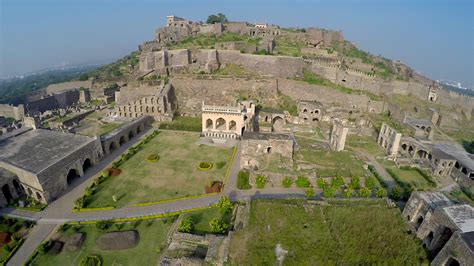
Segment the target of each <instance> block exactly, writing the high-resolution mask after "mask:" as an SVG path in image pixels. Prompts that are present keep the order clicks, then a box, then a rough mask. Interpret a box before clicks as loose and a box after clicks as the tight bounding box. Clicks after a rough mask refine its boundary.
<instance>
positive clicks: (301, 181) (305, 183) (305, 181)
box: [295, 175, 311, 188]
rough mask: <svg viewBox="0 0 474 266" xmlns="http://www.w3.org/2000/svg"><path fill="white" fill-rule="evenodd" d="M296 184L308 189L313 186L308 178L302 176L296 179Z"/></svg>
mask: <svg viewBox="0 0 474 266" xmlns="http://www.w3.org/2000/svg"><path fill="white" fill-rule="evenodd" d="M295 184H296V186H297V187H300V188H306V187H309V186H310V185H311V183H310V182H309V180H308V178H307V177H306V176H302V175H300V176H298V177H297V178H296V181H295Z"/></svg>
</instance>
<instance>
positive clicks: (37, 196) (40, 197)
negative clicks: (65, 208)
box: [36, 191, 43, 201]
mask: <svg viewBox="0 0 474 266" xmlns="http://www.w3.org/2000/svg"><path fill="white" fill-rule="evenodd" d="M36 199H37V200H38V201H41V200H42V199H43V197H42V196H41V194H40V193H39V192H38V191H37V192H36Z"/></svg>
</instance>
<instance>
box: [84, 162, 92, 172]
mask: <svg viewBox="0 0 474 266" xmlns="http://www.w3.org/2000/svg"><path fill="white" fill-rule="evenodd" d="M91 167H92V161H91V159H89V158H87V159H85V160H84V163H82V172H83V173H85V172H86V171H87V169H89V168H91Z"/></svg>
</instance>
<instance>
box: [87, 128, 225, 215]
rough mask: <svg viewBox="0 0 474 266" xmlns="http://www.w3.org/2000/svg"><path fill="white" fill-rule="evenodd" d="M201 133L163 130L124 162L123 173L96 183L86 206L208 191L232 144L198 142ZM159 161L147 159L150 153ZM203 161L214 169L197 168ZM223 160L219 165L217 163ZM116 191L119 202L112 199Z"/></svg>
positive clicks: (220, 172) (219, 176) (220, 175)
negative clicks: (225, 145) (98, 183)
mask: <svg viewBox="0 0 474 266" xmlns="http://www.w3.org/2000/svg"><path fill="white" fill-rule="evenodd" d="M198 139H199V133H194V132H185V131H181V132H174V131H163V132H161V133H160V134H158V136H156V137H154V138H153V139H152V140H151V141H150V142H149V143H147V144H145V145H144V146H143V149H142V150H140V151H139V152H138V153H137V154H135V155H133V156H132V157H131V158H130V159H129V160H127V161H126V162H124V163H123V164H122V165H121V166H120V169H121V170H122V173H121V174H120V175H119V176H116V177H110V178H108V179H107V180H106V181H105V182H103V183H101V184H100V185H99V186H98V187H97V192H96V193H94V195H92V196H91V197H90V198H89V200H88V202H87V207H104V206H126V205H133V204H137V203H143V202H155V201H160V200H165V199H173V198H181V197H186V196H191V195H199V194H203V193H205V191H204V189H205V186H206V185H208V184H209V183H210V182H212V181H215V180H220V181H222V180H223V179H224V176H225V173H226V170H227V166H228V164H229V159H230V156H231V154H232V148H220V147H212V146H205V145H198V144H196V141H197V140H198ZM154 153H155V154H158V155H159V156H160V159H159V161H158V162H154V163H152V162H148V161H146V158H147V157H148V156H149V155H150V154H154ZM200 162H211V163H212V164H213V167H212V169H211V170H208V171H202V170H198V165H199V163H200ZM218 162H223V163H224V165H222V164H220V165H219V166H220V168H219V166H218V165H217V163H218ZM113 195H115V197H116V199H117V202H114V201H113V200H112V196H113Z"/></svg>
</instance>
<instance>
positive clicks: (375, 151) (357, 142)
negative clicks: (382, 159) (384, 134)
mask: <svg viewBox="0 0 474 266" xmlns="http://www.w3.org/2000/svg"><path fill="white" fill-rule="evenodd" d="M346 147H348V148H353V149H355V150H361V151H363V152H365V153H368V154H371V155H373V156H381V155H383V154H384V153H383V151H382V149H381V148H380V147H379V146H378V145H377V142H376V141H375V139H373V138H372V137H370V136H358V135H348V136H347V141H346Z"/></svg>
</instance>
